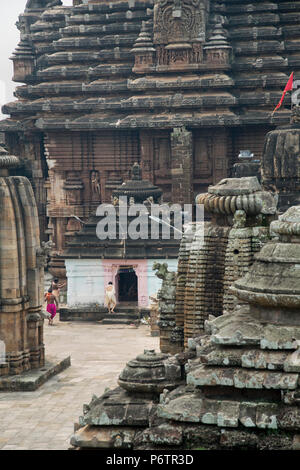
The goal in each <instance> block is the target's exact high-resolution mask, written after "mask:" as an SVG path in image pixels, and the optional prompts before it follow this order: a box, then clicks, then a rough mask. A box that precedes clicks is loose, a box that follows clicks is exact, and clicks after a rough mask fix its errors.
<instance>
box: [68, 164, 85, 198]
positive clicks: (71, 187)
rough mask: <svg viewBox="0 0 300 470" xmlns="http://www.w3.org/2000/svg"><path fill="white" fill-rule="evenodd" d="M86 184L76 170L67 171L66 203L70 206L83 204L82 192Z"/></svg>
mask: <svg viewBox="0 0 300 470" xmlns="http://www.w3.org/2000/svg"><path fill="white" fill-rule="evenodd" d="M83 188H84V184H83V182H82V181H81V179H80V178H79V176H78V173H77V172H76V171H70V172H68V173H67V177H66V180H65V183H64V190H65V192H66V203H67V205H68V206H73V205H80V204H82V192H83Z"/></svg>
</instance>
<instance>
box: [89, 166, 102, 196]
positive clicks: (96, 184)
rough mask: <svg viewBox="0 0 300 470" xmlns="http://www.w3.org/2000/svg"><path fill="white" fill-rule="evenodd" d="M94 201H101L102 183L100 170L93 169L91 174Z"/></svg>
mask: <svg viewBox="0 0 300 470" xmlns="http://www.w3.org/2000/svg"><path fill="white" fill-rule="evenodd" d="M90 184H91V196H92V201H97V202H99V203H100V201H101V185H100V175H99V171H97V170H93V171H92V172H91V175H90Z"/></svg>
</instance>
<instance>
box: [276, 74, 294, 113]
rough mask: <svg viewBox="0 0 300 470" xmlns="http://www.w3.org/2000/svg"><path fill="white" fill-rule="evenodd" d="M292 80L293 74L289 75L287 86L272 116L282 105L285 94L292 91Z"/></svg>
mask: <svg viewBox="0 0 300 470" xmlns="http://www.w3.org/2000/svg"><path fill="white" fill-rule="evenodd" d="M293 80H294V72H292V73H291V75H290V78H289V80H288V82H287V84H286V85H285V89H284V90H283V93H282V97H281V98H280V101H279V103H278V105H277V106H276V108H275V109H274V111H273V113H272V114H274V113H275V111H277V109H278V108H280V106H281V105H282V102H283V98H284V96H285V94H286V92H287V91H291V90H292V89H293Z"/></svg>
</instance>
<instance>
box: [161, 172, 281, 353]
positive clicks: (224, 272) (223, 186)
mask: <svg viewBox="0 0 300 470" xmlns="http://www.w3.org/2000/svg"><path fill="white" fill-rule="evenodd" d="M196 202H197V204H203V205H204V214H205V216H210V217H211V221H210V222H207V221H206V222H204V223H201V222H198V223H196V224H192V225H191V226H188V229H187V230H186V233H185V234H184V237H183V239H182V242H181V249H180V253H179V262H178V273H177V280H176V294H175V306H174V308H173V317H172V318H171V317H170V315H169V318H168V319H167V318H164V321H167V322H168V325H169V326H168V328H169V333H168V337H169V339H170V341H169V342H168V344H167V343H164V346H163V347H164V349H163V351H164V352H171V353H173V354H174V353H175V352H180V351H182V349H183V347H185V348H186V347H187V345H188V340H189V338H195V337H197V336H199V335H202V334H204V322H205V321H206V320H207V319H208V318H209V315H214V316H219V315H221V314H222V313H223V312H224V311H227V312H228V311H232V310H233V308H234V296H233V294H232V292H231V290H230V287H231V285H232V283H233V282H234V281H235V280H236V279H238V278H239V277H241V276H243V275H244V274H245V273H246V272H247V271H248V269H249V266H251V264H252V263H253V256H254V254H255V253H256V252H258V251H259V250H260V248H261V247H262V246H263V244H264V243H266V241H267V240H268V239H269V223H270V222H271V221H272V220H273V219H274V217H275V214H276V198H274V196H273V195H272V194H271V193H268V192H266V191H263V190H262V187H261V185H260V184H259V182H258V180H257V178H256V177H244V178H227V179H224V180H221V181H220V182H219V183H218V184H217V185H215V186H209V188H208V193H204V194H200V195H198V196H197V198H196ZM170 289H171V291H172V287H170ZM164 291H167V289H166V287H165V289H164ZM164 295H165V297H168V295H167V292H165V293H164ZM173 298H174V295H173V293H172V292H170V299H173ZM173 302H174V300H173ZM161 303H162V307H161V308H162V309H165V301H164V300H162V302H161ZM164 323H165V322H164ZM171 324H172V325H174V326H173V328H172V326H171ZM164 328H166V326H165V327H164ZM164 328H163V329H164ZM174 328H175V331H173V330H174ZM180 332H181V333H180ZM163 337H164V334H163ZM171 339H172V340H171Z"/></svg>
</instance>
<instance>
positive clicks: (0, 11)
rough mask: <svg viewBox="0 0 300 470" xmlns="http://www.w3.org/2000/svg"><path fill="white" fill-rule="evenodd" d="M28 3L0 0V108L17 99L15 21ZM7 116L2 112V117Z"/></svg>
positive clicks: (17, 39)
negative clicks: (15, 93) (14, 54)
mask: <svg viewBox="0 0 300 470" xmlns="http://www.w3.org/2000/svg"><path fill="white" fill-rule="evenodd" d="M26 3H27V0H11V1H7V0H0V108H1V107H2V106H3V104H5V103H8V102H10V101H13V100H15V98H14V96H13V92H14V89H15V87H16V86H18V85H17V84H16V83H15V82H13V81H12V75H13V64H12V61H11V60H9V57H11V56H12V53H13V51H14V49H15V48H16V46H17V44H18V42H19V40H20V35H19V34H20V33H19V31H18V29H17V27H16V25H15V23H16V21H17V20H18V16H19V14H20V13H22V12H23V11H24V9H25V5H26ZM72 3H73V1H72V0H63V4H64V5H72ZM5 117H6V116H3V115H2V114H1V113H0V119H3V118H5Z"/></svg>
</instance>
